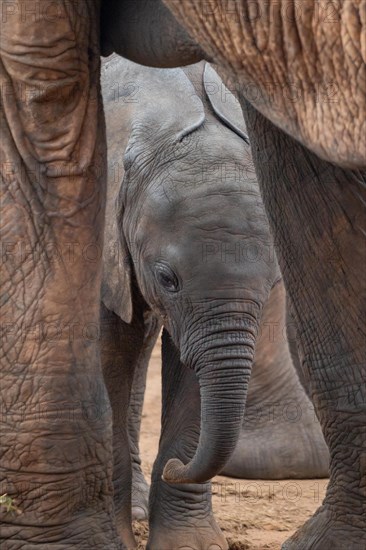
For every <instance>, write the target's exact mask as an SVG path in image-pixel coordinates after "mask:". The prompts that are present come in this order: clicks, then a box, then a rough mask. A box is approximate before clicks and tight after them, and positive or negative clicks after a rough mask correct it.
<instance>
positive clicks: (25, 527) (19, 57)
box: [0, 0, 366, 550]
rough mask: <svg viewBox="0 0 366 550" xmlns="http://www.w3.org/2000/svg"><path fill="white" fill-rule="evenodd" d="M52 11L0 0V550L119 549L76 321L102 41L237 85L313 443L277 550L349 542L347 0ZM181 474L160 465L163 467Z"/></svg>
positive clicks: (360, 71) (351, 221)
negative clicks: (317, 430)
mask: <svg viewBox="0 0 366 550" xmlns="http://www.w3.org/2000/svg"><path fill="white" fill-rule="evenodd" d="M51 4H52V5H50V3H49V2H46V1H42V2H37V3H36V6H35V9H36V11H37V10H38V15H37V13H36V14H35V15H33V13H30V12H29V11H28V3H25V2H17V3H12V2H2V7H4V13H2V17H1V44H0V48H1V49H0V54H1V62H0V73H1V82H2V86H1V93H2V97H1V102H2V103H1V109H0V119H1V128H2V140H1V148H0V155H1V158H0V167H1V182H0V183H1V185H2V194H3V197H4V199H3V200H2V201H1V222H2V225H1V239H2V241H3V243H4V248H5V251H4V254H3V258H2V265H1V268H2V273H1V278H2V285H1V306H2V318H3V319H4V325H5V333H6V334H5V338H4V339H3V341H2V350H1V351H2V357H1V361H2V365H1V384H0V389H1V392H2V400H3V402H4V403H5V407H4V408H3V410H4V411H5V415H3V417H2V421H3V422H4V429H3V428H2V437H1V446H2V447H1V456H2V470H1V476H2V477H1V483H2V487H3V489H2V491H3V492H6V493H8V494H9V495H10V497H11V498H13V499H15V501H16V503H17V505H18V506H19V508H20V509H21V510H22V513H21V514H20V515H18V514H16V515H14V514H10V513H8V512H7V510H3V509H1V511H0V512H1V516H2V517H1V519H2V529H1V537H2V538H1V542H2V546H3V547H4V548H5V550H8V549H9V548H10V549H11V550H13V549H14V548H18V547H26V548H27V549H28V548H29V549H30V548H32V547H33V546H35V545H36V546H37V549H40V548H47V550H50V549H51V548H60V546H62V547H63V548H71V547H72V548H74V547H77V548H78V549H81V550H84V549H88V550H89V549H90V548H98V549H99V548H103V549H104V548H111V549H112V548H113V549H117V548H118V549H120V548H121V547H122V543H121V541H120V539H119V538H118V537H117V531H116V528H115V522H114V508H113V494H112V467H113V460H112V458H113V457H112V435H113V434H112V429H111V410H110V406H109V401H108V398H107V392H106V388H105V384H104V381H103V374H102V370H101V368H100V360H99V343H98V341H97V340H96V339H95V330H94V332H93V334H92V335H91V336H92V337H91V338H90V336H88V331H87V330H86V331H85V329H87V328H90V327H94V329H95V328H97V327H98V320H99V307H100V290H99V289H100V282H101V266H102V260H101V255H98V254H96V256H94V257H93V258H90V257H88V254H87V253H86V252H88V251H90V250H91V249H94V250H95V249H96V250H97V251H98V250H100V248H101V247H102V245H103V243H102V240H101V239H102V236H103V233H104V231H103V228H104V205H105V187H106V186H105V183H106V178H105V162H104V160H105V152H106V143H105V135H104V123H103V111H102V109H101V101H100V91H99V68H100V67H99V60H100V57H99V55H100V51H102V52H104V53H106V52H108V55H109V53H112V52H113V51H115V52H117V53H118V52H121V53H123V52H126V55H127V56H128V57H129V58H131V59H133V60H135V61H136V60H138V61H139V62H140V63H142V64H144V63H145V64H153V65H155V66H164V67H167V66H180V65H182V64H186V63H194V62H197V61H199V60H200V59H203V58H204V59H208V60H210V61H211V62H214V63H216V64H217V66H218V70H220V71H222V72H223V73H224V74H225V79H227V78H234V79H235V82H236V84H238V85H239V92H240V102H241V105H242V107H243V110H244V114H245V118H246V122H247V129H248V133H249V137H250V141H251V144H252V149H253V159H254V165H255V169H256V173H257V176H258V181H259V184H260V189H261V195H262V198H263V202H264V205H265V209H266V212H267V215H268V219H269V223H270V226H271V231H272V234H273V236H274V241H275V248H276V253H277V258H278V261H279V264H280V268H281V272H282V275H283V279H284V283H285V287H286V292H287V296H288V299H289V304H290V308H291V315H292V317H293V319H294V323H295V325H296V328H297V334H298V348H299V358H300V364H301V369H302V373H303V379H304V381H305V383H306V386H307V388H308V393H309V395H310V396H311V399H312V402H313V404H314V408H315V410H316V412H317V416H318V418H319V420H320V423H321V426H322V430H323V434H324V437H325V440H326V442H327V444H328V446H329V449H330V482H329V485H328V490H327V494H326V497H325V499H324V502H323V503H322V505H321V506H320V508H319V510H318V512H317V513H316V514H315V515H314V516H313V517H312V518H310V519H309V521H308V522H307V523H306V524H305V525H304V526H302V527H301V528H300V529H299V531H298V532H297V533H296V534H295V535H293V537H291V539H290V540H289V541H288V542H287V543H285V546H284V548H286V550H289V549H291V550H293V549H295V550H308V549H309V548H311V550H323V549H324V548H332V549H333V550H343V549H344V548H345V547H347V548H348V547H352V548H353V549H357V550H358V549H360V550H364V548H365V547H366V520H365V518H366V513H365V511H366V510H365V508H366V499H365V491H364V487H365V486H366V468H365V460H364V456H365V441H366V433H365V426H366V411H365V402H366V384H365V377H366V372H365V356H366V349H365V347H366V346H365V343H366V338H365V334H366V328H365V321H364V309H365V306H364V303H365V300H364V297H365V294H366V292H365V277H364V276H363V273H364V265H365V261H366V258H365V229H364V220H365V219H366V216H365V204H366V192H365V190H366V186H365V174H364V173H363V172H361V170H362V169H365V166H366V157H365V149H366V147H365V137H366V132H365V120H366V114H365V107H366V104H365V87H366V80H365V78H364V76H363V75H364V62H365V56H364V39H363V37H364V32H365V17H364V2H360V1H359V0H348V1H345V2H326V1H324V2H319V1H318V0H303V1H302V2H301V3H300V2H297V1H296V0H279V1H278V2H262V0H253V1H251V2H249V1H247V0H237V1H236V2H230V3H227V2H225V1H224V0H212V1H210V2H209V3H201V2H197V0H179V1H177V0H165V1H164V4H162V2H161V1H160V0H141V1H140V0H139V2H136V1H135V0H103V1H102V2H100V1H99V0H86V1H85V2H68V1H66V0H64V1H61V0H60V2H57V6H55V3H51ZM100 6H101V7H102V14H101V13H100ZM166 6H169V9H170V10H172V11H171V13H170V12H169V11H168V9H167V8H166ZM203 7H204V9H203ZM42 8H43V9H45V11H46V13H43V14H42V13H40V12H42ZM49 8H51V9H49ZM55 8H56V10H55ZM206 8H207V9H206ZM31 9H33V6H32V8H31ZM50 11H51V13H50ZM55 11H56V13H55ZM24 12H27V13H28V14H29V16H28V15H25V14H24ZM173 12H174V16H173V15H172V13H173ZM175 17H176V19H175ZM50 20H51V21H50ZM99 31H101V35H100V32H99ZM192 37H193V39H192ZM294 84H295V92H296V95H295V97H294V95H293V93H294ZM253 91H254V94H253ZM256 92H257V93H256ZM297 92H298V93H297ZM289 98H290V101H289ZM246 100H248V101H249V102H252V104H253V105H254V106H255V108H253V107H251V106H250V104H248V103H247V101H246ZM260 113H261V114H260ZM266 117H267V118H266ZM74 244H75V249H74V253H72V252H73V249H72V248H71V256H70V245H72V246H73V245H74ZM50 248H51V249H53V250H56V252H58V254H56V256H58V258H59V260H61V261H54V260H55V256H54V255H53V254H51V255H52V258H50V257H49V250H50ZM24 251H26V253H25V252H24ZM3 283H4V284H3ZM54 330H56V331H57V334H58V335H59V337H58V338H57V339H56V341H55V339H54V338H50V337H49V336H48V334H49V331H51V333H52V331H54ZM40 410H41V413H40ZM70 411H71V414H70ZM95 411H97V413H98V414H97V415H95ZM55 413H56V414H55ZM239 435H240V431H239V432H238V436H239ZM222 451H224V447H223V448H222ZM225 451H226V452H227V453H228V455H229V454H230V451H231V445H230V446H226V447H225ZM206 458H210V457H206ZM207 467H208V464H207V462H206V463H203V464H202V468H201V470H200V472H198V473H197V472H193V473H194V474H196V475H195V476H194V477H193V479H192V481H197V480H198V479H199V477H200V474H202V472H204V471H207ZM185 471H186V470H185V469H184V468H183V470H182V465H181V463H177V462H173V464H172V463H170V465H169V467H168V468H167V469H166V472H165V474H166V475H165V477H166V479H168V480H169V481H170V482H173V481H176V480H178V481H181V480H182V473H183V474H184V473H185ZM35 495H36V497H35Z"/></svg>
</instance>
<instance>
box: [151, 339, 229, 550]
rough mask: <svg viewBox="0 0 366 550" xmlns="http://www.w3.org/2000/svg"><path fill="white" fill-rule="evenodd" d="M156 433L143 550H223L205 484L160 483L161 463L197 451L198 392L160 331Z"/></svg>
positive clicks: (191, 373)
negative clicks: (158, 428) (159, 407)
mask: <svg viewBox="0 0 366 550" xmlns="http://www.w3.org/2000/svg"><path fill="white" fill-rule="evenodd" d="M162 362H163V368H162V382H163V387H162V393H163V395H162V431H161V436H160V443H159V452H158V456H157V458H156V461H155V463H154V468H153V472H152V476H151V488H150V501H149V522H150V534H149V541H148V544H147V549H148V550H175V549H176V550H178V549H179V550H226V549H227V548H228V546H227V543H226V540H225V537H224V536H223V534H222V533H221V531H220V529H219V527H218V525H217V523H216V521H215V519H214V517H213V513H212V507H211V482H208V483H197V484H170V483H165V482H164V481H162V473H163V470H164V466H165V465H166V463H167V460H169V459H170V458H173V457H178V458H179V459H180V460H182V461H183V462H185V463H186V462H188V461H189V460H190V459H191V458H192V456H193V455H194V452H195V449H196V447H197V443H198V438H199V431H200V422H201V413H200V410H201V407H200V390H199V384H198V380H197V378H196V375H195V373H194V371H193V370H190V369H188V368H187V367H185V366H183V365H182V363H181V362H180V359H179V352H178V351H177V349H176V347H175V346H174V344H173V343H172V341H171V338H170V336H169V335H168V333H167V332H166V331H165V330H164V331H163V337H162Z"/></svg>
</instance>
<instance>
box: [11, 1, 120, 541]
mask: <svg viewBox="0 0 366 550" xmlns="http://www.w3.org/2000/svg"><path fill="white" fill-rule="evenodd" d="M6 4H8V3H6ZM2 7H3V8H4V9H5V11H4V10H3V16H2V27H1V58H0V77H1V92H2V96H1V102H2V104H1V109H0V116H1V134H2V136H1V138H2V139H1V185H2V203H1V223H2V229H1V237H2V247H3V255H2V275H1V304H2V320H3V322H4V324H5V333H4V334H3V338H2V350H1V354H2V355H1V377H2V379H1V383H0V387H1V392H2V417H1V422H2V426H1V445H2V449H1V466H2V474H1V478H2V479H1V494H3V493H7V494H8V496H9V498H11V499H12V501H13V503H14V505H15V506H16V507H17V508H18V509H19V513H18V514H17V513H15V512H12V511H8V510H7V509H6V508H3V507H1V516H2V517H1V523H2V526H1V540H2V548H4V549H5V550H13V549H17V548H27V550H33V549H34V548H37V549H47V550H51V549H52V548H57V550H59V549H61V548H65V549H66V548H78V549H85V550H86V549H89V548H93V549H96V548H98V549H104V548H113V549H117V548H122V545H121V542H120V539H119V537H118V535H117V531H116V529H115V526H114V507H113V495H112V427H111V411H110V405H109V401H108V396H107V392H106V389H105V386H104V382H103V376H102V370H101V367H100V361H99V352H98V327H99V300H100V298H99V288H100V279H101V277H100V273H101V247H102V242H101V235H102V234H103V217H104V202H105V198H104V195H105V172H106V167H105V138H104V124H103V113H102V109H101V101H100V95H99V50H98V36H97V27H98V25H97V21H98V17H99V15H98V6H97V4H96V3H94V2H91V1H89V2H83V3H81V5H80V6H79V5H78V9H79V10H81V13H76V12H75V11H74V10H75V9H76V4H75V3H70V2H67V1H65V2H58V3H57V7H58V10H57V14H55V13H53V15H54V19H53V22H52V23H51V22H50V21H49V18H50V17H51V16H52V14H50V12H49V11H48V12H47V14H48V15H47V17H46V16H45V15H44V12H43V16H42V15H40V16H39V17H37V16H36V15H35V14H31V13H27V14H25V15H24V13H21V12H20V11H19V10H20V8H22V9H23V8H24V9H25V10H27V9H28V8H29V6H28V5H25V4H24V5H23V4H22V5H21V3H15V4H13V6H12V8H13V10H10V12H9V10H8V8H9V6H8V5H7V6H5V3H2ZM48 8H49V3H47V2H43V1H40V2H38V3H37V9H39V10H41V11H42V9H48ZM6 10H8V11H6ZM5 13H6V14H7V16H6V17H5V15H4V14H5Z"/></svg>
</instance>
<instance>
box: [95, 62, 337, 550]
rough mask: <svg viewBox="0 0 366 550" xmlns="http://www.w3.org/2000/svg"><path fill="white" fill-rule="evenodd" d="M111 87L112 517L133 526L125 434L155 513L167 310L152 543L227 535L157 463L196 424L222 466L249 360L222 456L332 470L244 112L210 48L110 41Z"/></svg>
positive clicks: (104, 336)
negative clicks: (143, 61) (154, 423)
mask: <svg viewBox="0 0 366 550" xmlns="http://www.w3.org/2000/svg"><path fill="white" fill-rule="evenodd" d="M123 83H129V84H128V85H123ZM220 88H221V89H222V93H221V94H218V93H217V90H218V89H220ZM102 90H103V99H104V109H105V116H106V128H107V145H108V147H107V148H108V167H109V170H108V188H107V210H106V227H105V243H106V245H105V249H104V264H103V282H102V302H103V306H102V321H101V340H102V366H103V372H104V376H105V380H106V385H107V388H108V391H109V395H110V400H111V405H112V409H113V419H114V422H113V423H114V427H113V432H114V466H115V467H114V487H115V494H114V496H115V505H116V512H117V520H118V525H119V528H120V529H121V532H123V533H124V537H126V533H127V532H128V525H126V517H128V515H129V511H130V507H131V494H130V490H129V489H130V486H131V474H130V452H129V445H128V443H127V442H128V440H130V444H131V455H132V470H133V476H132V477H133V483H132V512H133V516H135V517H136V516H138V517H140V518H141V516H142V517H144V516H145V517H146V514H147V496H148V495H147V493H148V488H147V484H146V482H145V481H144V478H143V475H142V471H141V468H140V464H141V461H140V457H139V453H138V443H139V441H138V439H139V425H140V422H141V412H142V403H143V394H144V385H145V379H146V369H147V365H148V362H149V359H150V356H151V352H152V348H153V345H154V343H155V341H156V339H157V336H158V334H159V332H160V329H161V326H162V325H163V326H164V330H165V334H164V337H163V364H162V376H163V400H162V411H163V412H162V434H161V438H160V443H159V452H158V456H157V459H156V462H155V465H154V468H153V474H152V490H151V496H150V503H149V509H150V518H149V519H150V531H149V548H151V549H158V550H163V549H165V548H166V549H168V550H171V549H173V548H180V547H181V546H182V545H185V546H191V547H192V548H209V546H210V544H214V543H216V544H218V545H220V547H222V548H223V547H226V544H225V542H224V538H223V535H222V534H221V533H220V530H219V528H218V526H217V525H216V522H215V520H214V518H213V515H212V509H211V496H210V495H211V488H210V485H209V483H201V484H198V485H195V486H194V487H193V489H192V485H191V484H182V485H180V486H179V487H178V488H177V487H174V486H171V485H169V484H166V483H164V481H163V480H162V479H161V478H162V472H163V468H164V466H165V464H166V462H167V460H168V459H169V458H170V457H171V456H174V455H175V454H176V453H178V455H179V456H180V457H181V458H182V459H184V460H188V459H189V458H192V456H193V455H194V452H195V449H196V447H197V443H198V435H199V434H200V437H201V439H203V440H204V441H205V442H206V445H205V447H204V448H203V449H202V450H201V458H200V460H201V461H205V460H206V459H207V461H209V460H208V456H209V455H210V454H211V453H212V454H213V457H212V459H211V460H210V461H209V462H212V468H213V469H214V470H215V471H217V470H219V468H220V460H221V453H220V449H218V448H217V441H219V442H220V444H221V441H222V432H224V434H225V435H224V437H225V438H228V437H229V433H230V431H231V430H236V427H235V424H236V422H239V423H241V422H242V414H241V413H240V410H239V408H240V407H241V406H242V401H243V399H242V398H241V397H238V396H237V393H236V391H239V392H240V391H241V387H242V382H244V383H245V379H246V377H247V376H248V373H249V371H250V370H251V368H252V363H253V376H252V377H251V379H250V382H249V388H248V398H247V406H246V414H245V416H244V421H243V425H242V428H241V435H240V438H239V442H238V444H237V448H236V449H235V451H234V453H233V456H232V458H231V460H230V462H229V464H227V465H224V463H221V465H222V466H224V469H223V470H222V472H223V473H224V474H225V473H227V474H229V475H235V476H236V477H252V478H257V479H258V478H261V479H263V478H267V479H276V478H277V479H278V478H288V477H298V478H299V477H300V478H301V477H325V476H327V474H328V458H329V457H328V450H327V447H326V445H325V443H324V440H323V437H322V434H321V431H320V427H319V424H318V422H317V421H316V419H315V416H314V411H313V410H312V408H311V405H310V402H309V399H308V397H307V396H306V394H305V392H304V389H303V387H302V386H301V383H300V381H299V379H298V377H297V374H296V371H295V369H294V367H293V365H292V362H291V358H290V352H289V349H288V342H287V339H286V303H285V302H286V300H285V292H284V287H283V281H282V279H281V275H280V272H279V269H278V265H277V261H276V258H275V254H274V251H273V243H272V239H271V235H270V232H269V226H268V221H267V219H266V216H265V213H264V209H263V205H262V201H261V198H260V194H259V188H258V183H257V180H256V177H255V173H254V167H253V164H252V158H251V152H250V146H249V143H248V139H247V134H246V127H245V123H244V118H243V114H242V112H241V108H240V105H239V103H238V101H237V100H236V99H235V97H234V96H233V95H232V94H231V93H230V92H229V91H228V90H227V89H226V88H225V87H224V85H223V83H222V81H221V79H220V78H219V77H218V75H217V73H216V72H215V71H214V70H213V69H212V67H211V66H210V65H209V64H208V63H204V62H201V63H198V64H195V65H192V66H190V67H187V68H185V69H174V70H172V69H152V68H146V67H142V66H141V65H137V64H135V63H132V62H130V61H127V60H126V59H122V58H121V57H119V56H116V55H114V56H111V58H108V59H107V60H106V61H105V62H104V63H103V66H102ZM257 310H258V312H257V313H256V311H257ZM254 348H255V354H254ZM253 355H254V358H253ZM176 358H178V360H176ZM246 384H248V382H247V383H246ZM131 386H132V389H131V390H130V388H131ZM235 386H237V390H236V388H235ZM206 388H210V390H209V395H208V396H207V395H206V393H207V392H208V391H207V390H206ZM200 389H201V392H202V401H201V400H200ZM130 392H131V401H130V405H129V408H128V397H129V393H130ZM209 407H210V410H208V408H209ZM211 410H212V412H210V411H211ZM200 411H202V417H203V418H204V421H203V422H202V425H201V426H200ZM128 423H129V426H128V427H129V431H127V424H128ZM215 461H217V462H215ZM205 477H206V478H208V477H209V476H208V475H206V476H205ZM203 481H205V480H203ZM198 494H200V502H197V495H198ZM166 517H169V525H167V522H166ZM130 538H131V540H133V539H132V535H131V534H130ZM131 544H133V543H131Z"/></svg>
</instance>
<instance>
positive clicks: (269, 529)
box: [134, 345, 328, 550]
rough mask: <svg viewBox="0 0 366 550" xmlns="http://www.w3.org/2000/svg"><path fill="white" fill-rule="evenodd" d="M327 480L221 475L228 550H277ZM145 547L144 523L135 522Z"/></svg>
mask: <svg viewBox="0 0 366 550" xmlns="http://www.w3.org/2000/svg"><path fill="white" fill-rule="evenodd" d="M160 388H161V378H160V346H159V345H157V346H156V347H155V349H154V352H153V356H152V359H151V362H150V366H149V372H148V379H147V390H146V396H145V404H144V410H143V418H142V427H141V454H142V461H143V469H144V473H145V475H146V477H147V479H148V480H149V479H150V473H151V469H152V465H153V462H154V460H155V456H156V453H157V448H158V442H159V432H160V410H161V389H160ZM327 481H328V480H327V479H304V480H281V481H277V480H274V481H271V480H260V479H258V480H252V479H251V480H245V479H234V478H229V477H223V476H217V477H216V478H215V479H214V481H213V508H214V512H215V516H216V519H217V521H218V523H219V525H220V527H221V529H222V531H223V532H224V534H225V536H226V537H227V539H228V541H229V543H230V550H277V549H280V548H281V544H282V543H283V542H284V541H285V540H286V539H287V538H288V537H289V536H290V535H291V534H292V533H293V532H294V531H295V530H296V529H297V527H299V526H300V525H301V524H302V523H304V521H305V520H306V519H307V518H308V517H309V516H311V515H312V513H313V512H314V511H315V510H316V508H317V507H318V506H319V505H320V503H321V501H322V499H323V496H324V493H325V489H326V486H327ZM134 530H135V534H136V538H137V540H138V542H139V544H140V546H139V548H141V549H143V548H144V547H145V543H146V540H147V534H148V526H147V524H146V523H137V522H135V524H134Z"/></svg>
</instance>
